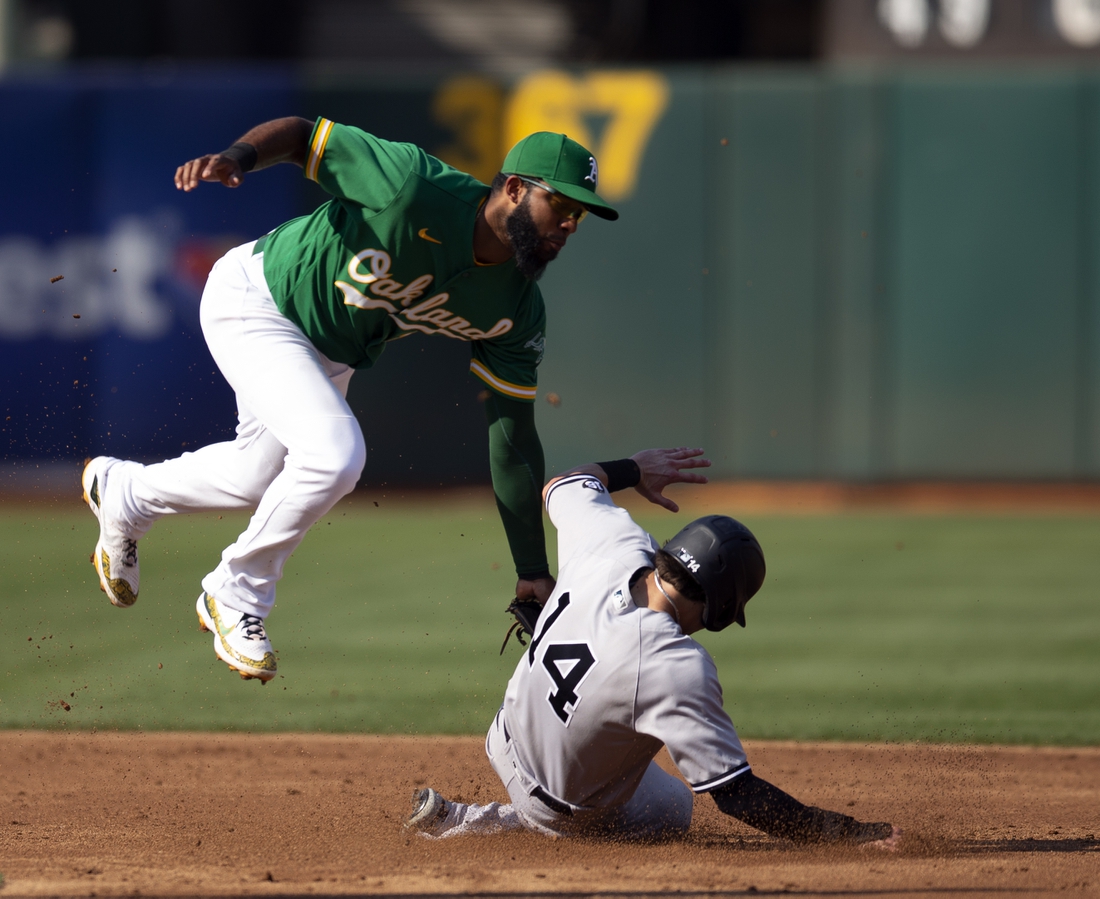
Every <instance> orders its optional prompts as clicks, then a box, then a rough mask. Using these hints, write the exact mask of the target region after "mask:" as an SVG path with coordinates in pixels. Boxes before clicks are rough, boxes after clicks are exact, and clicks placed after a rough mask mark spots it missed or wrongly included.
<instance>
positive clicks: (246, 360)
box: [111, 242, 367, 618]
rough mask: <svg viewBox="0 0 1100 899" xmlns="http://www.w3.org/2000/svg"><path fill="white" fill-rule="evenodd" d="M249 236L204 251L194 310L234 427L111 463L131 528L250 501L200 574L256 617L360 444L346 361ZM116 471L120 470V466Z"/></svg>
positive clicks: (227, 600) (352, 476)
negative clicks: (242, 526) (285, 309)
mask: <svg viewBox="0 0 1100 899" xmlns="http://www.w3.org/2000/svg"><path fill="white" fill-rule="evenodd" d="M253 245H254V242H252V243H247V244H244V245H243V246H240V247H237V248H235V249H233V250H230V251H229V252H228V253H226V254H225V256H223V257H222V258H221V259H219V260H218V262H217V263H215V265H214V268H213V269H212V270H211V272H210V277H209V278H208V280H207V282H206V289H205V290H204V291H203V295H202V304H201V306H200V311H199V317H200V322H201V324H202V331H203V335H204V336H205V338H206V344H207V346H208V347H209V349H210V353H211V355H213V357H214V361H215V362H216V363H217V365H218V368H219V369H221V372H222V374H223V375H224V376H225V379H226V380H227V381H228V382H229V384H230V386H231V387H232V388H233V390H234V392H235V393H236V397H237V418H238V423H237V436H236V439H234V440H230V441H227V442H225V443H214V444H211V445H210V446H205V447H203V448H202V449H200V450H196V451H195V452H193V453H184V454H183V455H182V456H180V457H179V458H177V459H170V460H168V461H167V462H161V463H158V464H156V465H141V464H139V463H136V462H127V463H123V464H122V465H118V466H114V467H112V469H111V477H112V480H113V481H116V482H121V486H122V488H123V489H122V494H121V505H122V509H123V511H122V521H123V523H124V525H125V526H127V527H128V528H129V529H130V531H131V536H133V537H134V538H137V537H140V536H141V535H143V534H144V533H145V532H146V531H147V530H148V529H149V528H150V527H152V525H153V523H154V522H155V521H156V520H157V519H158V518H160V517H161V516H163V515H172V514H180V513H187V512H211V511H220V510H226V509H255V513H254V514H253V516H252V519H251V520H250V521H249V524H248V528H247V529H246V530H245V531H244V533H242V534H241V535H240V536H239V537H238V538H237V540H236V542H235V543H233V544H232V545H231V546H229V547H227V548H226V549H225V551H224V552H223V553H222V558H221V563H220V564H219V565H218V567H217V568H215V569H214V570H213V571H212V572H210V574H208V575H206V577H204V578H203V580H202V587H203V589H204V590H206V592H207V593H209V594H211V595H212V596H215V597H217V599H218V600H219V601H220V602H221V603H223V604H224V605H226V606H228V607H229V608H231V609H236V610H237V611H239V612H243V613H245V614H249V615H258V616H259V617H261V618H266V617H267V615H268V613H269V612H270V611H271V609H272V607H273V606H274V605H275V585H276V583H277V582H278V580H279V579H280V578H281V577H282V575H283V566H284V565H285V564H286V561H287V559H288V558H289V557H290V554H291V553H292V552H294V550H295V549H296V548H297V546H298V544H299V543H300V542H301V541H302V538H303V537H304V536H305V534H306V531H308V530H309V528H310V527H311V526H312V525H313V524H314V523H315V522H316V521H317V520H318V519H320V518H321V516H322V515H324V514H325V513H326V512H327V511H328V510H329V509H331V508H332V507H333V505H335V504H336V502H337V501H338V500H339V499H340V498H341V497H343V496H345V495H346V494H348V493H350V492H351V491H352V490H353V489H354V487H355V484H356V482H357V481H358V480H359V475H360V474H361V473H362V470H363V465H364V464H365V463H366V458H367V450H366V443H365V441H364V440H363V432H362V430H361V429H360V427H359V423H358V421H356V418H355V415H354V414H353V413H352V411H351V409H350V407H349V406H348V404H347V400H346V399H345V396H346V394H347V389H348V382H349V380H350V379H351V375H352V371H353V369H351V367H350V366H347V365H344V364H342V363H336V362H333V361H331V360H330V359H327V358H326V357H325V356H323V355H322V354H321V353H320V352H318V350H317V348H316V347H315V346H313V344H312V343H310V341H309V339H308V338H307V337H306V336H305V334H303V333H302V331H301V330H300V329H299V328H298V326H297V325H295V324H294V323H293V322H291V321H290V320H289V319H288V318H287V317H286V316H284V315H283V314H282V313H281V312H280V311H279V309H278V307H276V305H275V301H274V300H273V299H272V297H271V292H270V291H269V290H268V287H267V281H266V279H265V278H264V271H263V254H262V253H260V254H258V255H255V256H254V255H252V249H253ZM120 475H121V476H120Z"/></svg>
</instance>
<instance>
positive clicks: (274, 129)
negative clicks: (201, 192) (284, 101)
mask: <svg viewBox="0 0 1100 899" xmlns="http://www.w3.org/2000/svg"><path fill="white" fill-rule="evenodd" d="M312 133H313V122H311V121H309V119H301V118H298V117H297V116H290V117H288V118H284V119H272V120H271V121H270V122H264V123H263V124H260V125H257V126H256V127H255V128H252V129H251V130H249V131H248V132H246V133H245V134H244V135H242V136H241V137H240V139H239V140H237V141H236V143H234V144H233V146H231V147H229V148H228V149H226V150H222V151H221V152H220V153H212V154H207V155H206V156H200V157H198V158H197V159H191V160H189V161H187V162H185V163H184V164H183V165H181V166H180V167H179V168H178V169H176V189H177V190H182V191H192V190H194V189H195V188H196V187H198V186H199V182H201V181H220V182H221V183H222V184H224V185H225V186H226V187H238V186H239V185H240V184H241V182H243V181H244V176H245V173H246V172H251V171H254V170H256V169H263V168H267V167H268V166H271V165H275V164H276V163H279V162H292V163H294V164H295V165H297V166H303V165H305V161H306V152H307V151H308V149H309V136H310V134H312Z"/></svg>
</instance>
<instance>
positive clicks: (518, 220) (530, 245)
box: [504, 193, 558, 281]
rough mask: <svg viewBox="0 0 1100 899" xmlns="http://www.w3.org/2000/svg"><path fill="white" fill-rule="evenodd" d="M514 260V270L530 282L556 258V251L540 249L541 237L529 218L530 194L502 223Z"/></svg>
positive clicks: (537, 277)
mask: <svg viewBox="0 0 1100 899" xmlns="http://www.w3.org/2000/svg"><path fill="white" fill-rule="evenodd" d="M504 226H505V229H506V230H507V232H508V240H509V242H510V243H511V245H512V252H513V253H514V254H515V258H516V268H518V269H519V272H520V274H521V275H523V276H524V277H525V278H527V279H528V280H530V281H537V280H538V279H539V278H541V277H542V273H543V272H544V271H546V266H547V265H548V264H549V263H550V262H552V261H553V260H554V259H556V258H557V256H558V251H557V250H545V249H543V247H542V235H541V234H539V229H538V226H537V225H536V224H535V220H534V219H533V218H532V217H531V194H530V193H527V194H525V195H524V197H523V199H522V200H521V201H520V203H519V205H518V206H517V207H516V208H515V209H513V210H512V214H511V215H509V216H508V219H507V220H506V221H505V223H504Z"/></svg>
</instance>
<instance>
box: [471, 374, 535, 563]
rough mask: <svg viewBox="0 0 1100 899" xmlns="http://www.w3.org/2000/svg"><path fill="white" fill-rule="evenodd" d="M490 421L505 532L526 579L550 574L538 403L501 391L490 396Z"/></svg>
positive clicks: (491, 464)
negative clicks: (537, 412) (537, 429)
mask: <svg viewBox="0 0 1100 899" xmlns="http://www.w3.org/2000/svg"><path fill="white" fill-rule="evenodd" d="M485 416H486V418H487V419H488V422H489V469H490V471H491V472H492V476H493V492H494V493H495V494H496V499H497V509H499V510H500V518H501V520H502V521H503V522H504V533H505V534H506V535H507V537H508V546H509V547H510V548H511V550H512V559H513V560H514V561H515V563H516V574H517V575H519V576H520V577H521V578H525V577H526V578H531V577H537V576H540V575H541V576H546V575H547V574H548V573H549V565H547V562H546V540H545V537H544V536H543V530H542V484H543V480H544V478H545V463H544V461H543V456H542V443H541V442H540V441H539V435H538V431H536V430H535V406H534V404H533V403H524V402H519V401H518V400H513V399H509V398H508V397H504V396H501V395H500V394H497V393H491V392H490V394H489V397H488V398H487V399H486V400H485Z"/></svg>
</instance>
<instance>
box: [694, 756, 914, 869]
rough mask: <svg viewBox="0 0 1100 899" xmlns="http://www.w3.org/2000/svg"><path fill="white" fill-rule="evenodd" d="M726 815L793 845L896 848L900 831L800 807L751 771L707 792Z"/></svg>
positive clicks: (801, 805)
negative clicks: (709, 792)
mask: <svg viewBox="0 0 1100 899" xmlns="http://www.w3.org/2000/svg"><path fill="white" fill-rule="evenodd" d="M711 796H713V797H714V802H715V804H716V805H717V806H718V808H719V809H721V810H722V811H723V812H725V813H726V814H727V815H731V816H732V817H734V818H737V819H738V820H739V821H744V822H745V823H746V824H748V825H749V826H750V827H755V828H756V829H757V830H762V831H764V833H766V834H770V835H771V836H774V837H782V838H783V839H787V840H792V841H794V842H796V843H850V844H859V845H867V846H874V847H875V848H879V849H887V850H894V849H896V848H897V844H898V839H899V838H900V836H901V831H900V830H899V829H898V828H897V827H895V826H894V825H892V824H888V823H886V822H865V821H857V820H856V819H855V818H852V817H849V816H848V815H842V814H840V813H839V812H830V811H828V810H827V809H823V808H816V807H815V806H812V805H803V804H802V803H801V802H799V801H798V800H797V799H795V798H794V797H793V796H790V795H789V794H787V793H784V792H783V791H782V790H781V789H779V787H776V786H774V785H773V784H771V783H769V782H768V781H766V780H764V779H763V778H760V777H757V776H756V775H755V774H753V773H752V772H751V771H746V772H745V773H744V774H742V775H740V776H739V777H737V778H735V779H734V780H732V781H730V782H729V783H728V784H725V785H724V786H721V787H719V788H718V789H716V790H712V791H711Z"/></svg>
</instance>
